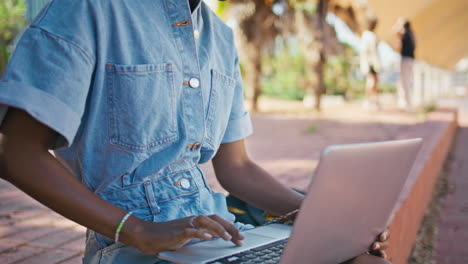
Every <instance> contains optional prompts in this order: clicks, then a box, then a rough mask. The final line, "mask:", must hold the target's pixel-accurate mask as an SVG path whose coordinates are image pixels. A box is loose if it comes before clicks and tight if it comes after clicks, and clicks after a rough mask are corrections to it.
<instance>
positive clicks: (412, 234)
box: [387, 108, 458, 264]
mask: <svg viewBox="0 0 468 264" xmlns="http://www.w3.org/2000/svg"><path fill="white" fill-rule="evenodd" d="M457 126H458V114H457V110H456V109H454V108H444V109H438V110H437V111H435V112H432V113H430V114H429V115H428V118H427V120H426V122H424V123H422V124H421V125H418V126H417V127H415V128H414V129H411V130H410V131H407V132H406V133H404V134H401V135H399V136H398V139H404V138H414V137H422V138H423V139H424V143H423V146H422V148H421V151H420V152H419V154H418V156H417V158H416V161H415V164H414V166H413V168H412V170H411V173H410V176H409V179H408V181H407V183H406V185H405V187H404V189H403V191H402V193H401V195H400V200H399V202H398V204H397V206H396V208H395V210H394V213H393V214H392V215H393V219H392V221H391V224H390V227H389V230H390V239H389V249H388V252H387V253H388V256H389V259H390V261H392V263H393V264H404V263H407V261H408V258H409V255H410V254H411V250H412V248H413V244H414V242H415V240H416V236H417V233H418V230H419V227H420V225H421V222H422V219H423V216H424V213H425V211H426V208H427V206H428V204H429V202H430V201H431V198H432V193H433V189H434V186H435V183H436V180H437V177H438V176H439V174H440V172H441V170H442V166H443V164H444V162H445V160H446V157H447V154H448V151H449V150H450V147H451V145H452V141H453V139H454V137H455V133H456V129H457Z"/></svg>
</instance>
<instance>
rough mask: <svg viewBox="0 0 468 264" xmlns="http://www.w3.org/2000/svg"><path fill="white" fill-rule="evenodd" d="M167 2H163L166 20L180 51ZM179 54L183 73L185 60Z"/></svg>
mask: <svg viewBox="0 0 468 264" xmlns="http://www.w3.org/2000/svg"><path fill="white" fill-rule="evenodd" d="M166 1H167V0H163V2H164V7H165V8H166V12H165V14H166V18H167V22H168V29H170V31H171V33H172V39H173V40H174V44H175V46H177V50H180V46H179V43H178V41H177V38H176V35H175V33H174V29H173V28H172V25H171V17H170V16H169V8H168V7H167V2H166ZM177 54H178V55H179V59H180V63H181V65H182V72H183V71H184V58H183V57H182V54H180V52H177Z"/></svg>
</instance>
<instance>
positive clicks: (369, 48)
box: [360, 18, 381, 110]
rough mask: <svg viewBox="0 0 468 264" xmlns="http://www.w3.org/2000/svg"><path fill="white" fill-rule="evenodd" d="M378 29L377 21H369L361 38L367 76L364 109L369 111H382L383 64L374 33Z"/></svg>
mask: <svg viewBox="0 0 468 264" xmlns="http://www.w3.org/2000/svg"><path fill="white" fill-rule="evenodd" d="M376 27H377V19H375V18H374V19H371V20H369V22H368V29H367V30H365V31H364V32H363V33H362V37H361V56H360V57H361V71H362V73H363V74H364V75H366V76H367V80H366V101H365V102H364V107H365V108H366V109H368V110H370V109H376V110H379V109H380V102H379V76H378V74H379V72H380V70H381V63H380V58H379V54H378V44H379V40H378V38H377V35H376V34H375V33H374V30H375V28H376Z"/></svg>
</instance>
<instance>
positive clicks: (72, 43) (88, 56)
mask: <svg viewBox="0 0 468 264" xmlns="http://www.w3.org/2000/svg"><path fill="white" fill-rule="evenodd" d="M30 27H31V28H36V29H39V30H40V31H43V32H44V33H46V34H47V35H49V36H51V37H54V38H57V39H61V40H63V41H65V42H66V43H68V44H70V45H71V46H73V47H75V48H77V49H78V50H79V51H80V52H81V53H82V54H83V55H84V56H85V58H86V59H87V60H88V62H89V63H90V64H91V65H93V64H94V62H95V60H93V59H92V57H91V56H90V55H88V53H87V52H86V51H85V50H84V49H83V48H81V47H80V46H78V45H77V44H75V43H74V42H72V41H70V40H67V39H65V38H63V37H61V36H59V35H56V34H54V33H52V32H49V31H47V30H45V29H43V28H41V27H39V26H35V25H31V26H30Z"/></svg>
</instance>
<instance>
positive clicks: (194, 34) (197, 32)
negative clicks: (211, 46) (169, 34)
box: [193, 30, 200, 39]
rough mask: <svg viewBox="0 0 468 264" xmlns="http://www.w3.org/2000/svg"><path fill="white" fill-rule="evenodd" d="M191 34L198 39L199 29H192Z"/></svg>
mask: <svg viewBox="0 0 468 264" xmlns="http://www.w3.org/2000/svg"><path fill="white" fill-rule="evenodd" d="M193 36H194V37H195V39H199V38H200V31H198V30H195V31H193Z"/></svg>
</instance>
